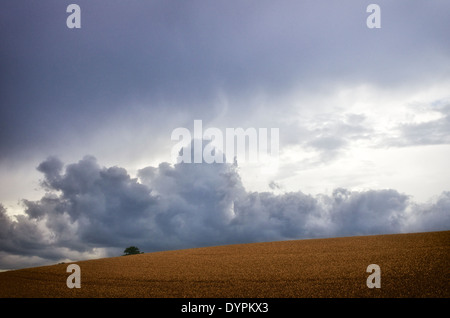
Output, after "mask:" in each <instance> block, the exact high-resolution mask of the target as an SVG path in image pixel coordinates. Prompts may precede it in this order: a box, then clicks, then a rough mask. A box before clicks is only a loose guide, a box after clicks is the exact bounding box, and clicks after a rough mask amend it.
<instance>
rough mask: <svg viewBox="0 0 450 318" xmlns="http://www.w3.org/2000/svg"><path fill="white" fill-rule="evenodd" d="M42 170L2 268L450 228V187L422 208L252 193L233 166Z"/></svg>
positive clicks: (357, 196) (389, 196)
mask: <svg viewBox="0 0 450 318" xmlns="http://www.w3.org/2000/svg"><path fill="white" fill-rule="evenodd" d="M37 169H38V170H39V171H40V172H41V173H43V175H44V177H43V179H42V180H41V185H42V187H43V188H45V189H46V191H47V193H46V194H45V195H44V196H43V197H42V198H41V199H40V200H37V201H29V200H23V206H24V214H23V215H17V216H15V218H12V217H10V216H8V215H7V213H6V209H5V208H4V207H3V206H0V229H1V231H0V235H1V236H0V249H1V253H0V255H1V259H0V260H1V261H0V267H1V268H13V267H14V268H17V267H24V266H31V265H39V264H48V263H52V262H53V263H54V262H58V261H61V260H68V259H75V260H76V259H80V258H81V259H86V258H93V257H100V256H116V255H120V254H121V252H122V251H123V249H124V248H125V247H127V246H129V245H136V246H139V248H140V249H141V250H143V251H145V252H151V251H160V250H168V249H179V248H189V247H199V246H211V245H222V244H234V243H249V242H261V241H274V240H289V239H302V238H317V237H334V236H351V235H368V234H385V233H399V232H408V231H434V230H448V229H449V228H450V217H449V213H448V210H449V209H450V193H449V192H446V193H443V194H442V195H441V196H440V197H439V198H437V199H436V200H435V202H429V203H427V204H416V203H414V202H411V200H410V198H409V197H408V196H407V195H405V194H402V193H399V192H397V191H395V190H368V191H359V192H357V191H349V190H346V189H342V188H339V189H336V190H334V191H333V193H332V194H331V195H318V196H311V195H307V194H304V193H302V192H301V191H297V192H288V193H281V194H274V193H271V192H248V191H246V189H245V188H244V186H243V185H242V182H241V179H240V176H239V167H238V166H237V165H236V163H234V164H229V163H224V164H206V163H200V164H186V163H179V164H175V165H171V164H169V163H161V164H159V165H158V166H157V167H152V166H149V167H145V168H143V169H141V170H139V172H138V177H137V178H132V177H131V176H130V175H129V174H128V173H127V171H126V169H124V168H121V167H102V166H101V165H100V164H99V163H98V162H97V160H96V159H95V158H94V157H92V156H86V157H84V158H82V159H81V160H79V161H78V162H76V163H72V164H68V165H64V164H63V163H62V162H61V161H60V160H59V159H58V158H55V157H49V158H48V159H47V160H45V161H43V162H42V163H41V164H40V165H39V166H38V167H37Z"/></svg>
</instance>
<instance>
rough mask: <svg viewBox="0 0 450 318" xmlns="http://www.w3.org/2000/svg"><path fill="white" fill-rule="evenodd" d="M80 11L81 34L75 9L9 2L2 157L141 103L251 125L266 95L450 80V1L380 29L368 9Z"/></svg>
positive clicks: (142, 7) (5, 7) (73, 134)
mask: <svg viewBox="0 0 450 318" xmlns="http://www.w3.org/2000/svg"><path fill="white" fill-rule="evenodd" d="M77 4H79V5H80V7H81V10H82V11H81V12H82V28H81V29H79V30H69V29H68V28H67V27H66V24H65V22H66V18H67V16H68V14H67V13H66V7H67V5H68V3H67V2H61V1H52V0H46V1H40V2H36V1H31V0H28V1H21V2H20V4H18V3H17V2H16V1H12V0H6V1H2V4H1V10H0V26H1V27H0V36H1V38H2V49H1V50H0V61H1V62H0V68H1V74H2V75H1V82H2V85H1V87H0V89H1V94H0V104H1V109H0V118H1V119H0V120H1V121H0V129H1V134H0V136H1V137H0V138H1V139H0V156H1V157H0V158H3V159H4V158H11V156H14V155H15V153H16V152H23V151H37V149H42V148H43V147H46V148H51V147H52V145H54V144H55V143H58V144H59V143H63V144H64V141H66V140H69V141H73V140H76V138H80V139H88V138H90V137H92V135H93V134H96V133H97V132H98V129H99V127H100V129H101V127H103V125H104V124H105V123H107V121H108V118H111V117H112V116H116V115H117V116H120V115H121V114H127V113H128V114H129V113H131V114H135V117H140V116H142V112H141V109H140V108H139V107H138V108H136V105H134V104H136V103H138V104H140V105H144V106H142V107H144V108H145V109H149V110H150V113H157V112H160V111H161V109H166V110H167V109H171V111H172V112H179V111H185V110H189V113H190V115H191V116H192V117H195V116H199V115H201V116H202V119H204V120H207V119H210V118H213V117H214V116H215V115H217V111H220V110H217V109H216V108H214V107H213V106H212V105H213V104H214V103H215V101H216V99H217V96H218V95H220V94H225V95H226V96H227V97H228V98H230V100H231V101H234V102H232V103H231V104H230V110H229V111H230V112H231V113H232V116H233V115H234V114H236V113H237V112H238V113H239V114H240V115H242V112H245V113H246V114H249V115H250V114H252V113H253V112H254V111H256V110H255V109H254V108H253V107H245V108H243V107H242V103H245V102H246V100H248V99H251V98H252V97H253V96H254V95H255V93H256V92H264V93H265V94H267V95H269V96H271V97H272V98H273V99H275V100H276V98H277V96H278V97H281V96H284V94H286V93H287V92H290V91H291V90H293V89H295V90H302V91H304V92H311V91H315V92H319V91H321V90H324V88H329V87H333V86H336V85H344V84H345V83H347V84H355V83H357V84H358V83H361V82H363V83H373V84H374V85H379V86H384V87H397V86H403V85H409V86H411V87H412V86H415V85H417V84H418V83H420V84H421V85H426V83H428V82H429V81H430V79H435V78H439V77H442V76H444V75H445V74H447V73H446V72H447V71H448V69H446V68H445V67H443V65H448V56H449V55H448V53H449V52H450V46H449V42H448V41H447V32H446V30H448V29H449V27H450V25H449V23H450V22H449V21H448V19H447V17H446V16H445V14H444V12H447V11H448V9H449V7H448V6H449V4H447V3H444V2H442V1H428V2H427V5H423V4H422V2H420V1H395V2H392V1H379V2H378V4H379V5H380V6H381V8H382V10H383V14H382V19H383V22H382V29H380V30H376V31H374V30H369V29H368V28H367V27H366V24H365V20H366V17H367V13H366V11H365V9H366V6H367V4H366V3H360V2H355V1H340V2H339V3H335V2H334V1H326V2H322V1H321V2H311V1H282V2H277V3H274V2H273V1H247V2H245V3H242V2H241V1H214V2H208V1H189V2H186V3H183V4H180V3H178V2H173V1H151V2H148V1H133V2H132V3H128V2H127V3H124V2H121V1H113V2H111V1H95V2H92V1H85V0H80V1H77ZM444 77H445V76H444ZM236 101H239V102H236ZM304 107H310V105H305V106H304ZM146 117H147V121H146V123H145V124H147V125H149V124H150V125H161V124H160V123H159V122H158V120H155V118H154V117H153V116H151V115H148V114H147V116H146ZM142 124H144V123H142ZM161 126H163V125H161ZM129 127H133V124H132V122H131V123H130V125H129ZM52 152H53V151H52Z"/></svg>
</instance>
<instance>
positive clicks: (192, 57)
mask: <svg viewBox="0 0 450 318" xmlns="http://www.w3.org/2000/svg"><path fill="white" fill-rule="evenodd" d="M372 2H373V1H372ZM372 2H371V1H359V0H344V1H331V0H326V1H312V0H311V1H310V0H295V1H272V0H270V1H268V0H258V1H256V0H249V1H237V0H232V1H230V0H227V1H225V0H224V1H222V0H217V1H205V0H196V1H191V0H189V1H172V0H164V1H163V0H161V1H158V0H150V1H144V0H134V1H127V2H124V1H103V0H96V1H81V0H77V1H59V0H58V1H56V0H54V1H51V0H44V1H31V0H20V1H13V0H3V1H2V2H1V4H0V39H1V42H0V180H1V182H0V269H10V268H20V267H27V266H37V265H43V264H53V263H55V262H59V261H65V260H78V259H86V258H93V257H104V256H115V255H120V254H121V253H122V252H123V249H124V248H125V247H127V246H130V245H136V246H138V247H139V248H140V249H141V250H143V251H146V252H150V251H156V250H167V249H176V248H187V247H195V246H206V245H218V244H231V243H242V242H257V241H268V240H284V239H298V238H313V237H331V236H343V235H364V234H383V233H401V232H413V231H431V230H449V229H450V212H449V211H450V192H449V191H450V167H449V164H448V159H447V158H449V157H450V89H449V87H450V40H449V37H448V30H450V19H449V12H450V2H448V1H439V0H428V1H424V0H408V1H407V0H398V1H381V0H379V1H376V3H377V4H378V5H379V6H380V8H381V28H377V29H371V28H368V27H367V24H366V20H367V18H368V16H369V15H370V13H367V12H366V9H367V6H368V5H369V4H370V3H372ZM71 3H76V4H78V5H79V6H80V8H81V28H79V29H69V28H68V27H67V25H66V20H67V17H68V16H69V15H70V13H67V12H66V9H67V6H68V5H69V4H71ZM194 120H202V123H203V128H204V129H206V128H208V127H215V128H218V129H220V130H222V131H224V132H225V129H226V128H238V127H242V128H244V129H247V128H250V127H251V128H255V129H257V130H258V129H260V128H268V129H270V128H279V156H278V158H277V160H274V158H266V159H267V160H260V161H258V162H256V163H249V162H246V160H244V159H242V158H237V165H235V164H233V163H227V164H206V163H202V164H176V162H174V161H173V158H172V157H171V151H172V147H173V146H174V144H176V142H174V141H173V140H171V133H172V131H173V130H174V129H175V128H177V127H185V128H187V129H188V130H190V131H193V128H194Z"/></svg>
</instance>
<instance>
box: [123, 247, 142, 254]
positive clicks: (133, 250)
mask: <svg viewBox="0 0 450 318" xmlns="http://www.w3.org/2000/svg"><path fill="white" fill-rule="evenodd" d="M123 253H124V254H123V256H126V255H134V254H142V252H141V251H139V248H137V247H136V246H129V247H127V248H126V249H125V250H124V251H123Z"/></svg>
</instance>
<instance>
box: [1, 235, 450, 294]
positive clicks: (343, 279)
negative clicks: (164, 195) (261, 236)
mask: <svg viewBox="0 0 450 318" xmlns="http://www.w3.org/2000/svg"><path fill="white" fill-rule="evenodd" d="M449 251H450V231H444V232H427V233H413V234H391V235H374V236H354V237H342V238H327V239H310V240H292V241H281V242H267V243H250V244H238V245H226V246H216V247H203V248H193V249H185V250H176V251H165V252H155V253H144V254H139V255H130V256H118V257H112V258H103V259H96V260H85V261H79V262H75V263H76V264H78V265H79V266H80V269H81V273H80V274H81V275H80V277H81V288H68V287H67V285H66V280H67V278H68V276H69V275H70V273H67V272H66V269H67V266H68V265H69V264H57V265H51V266H42V267H35V268H27V269H20V270H14V271H7V272H2V273H0V297H2V298H5V297H20V298H23V297H25V298H36V297H40V298H41V297H44V298H47V297H48V298H72V297H83V298H115V297H121V298H123V297H125V298H128V297H133V298H136V297H138V298H184V297H188V298H216V297H217V298H218V297H220V298H309V297H314V298H323V297H327V298H328V297H336V298H343V297H345V298H361V297H363V298H366V297H369V298H383V297H390V298H392V297H394V298H403V297H408V298H410V297H427V298H430V297H431V298H448V297H449V296H450V292H449V281H450V270H449V265H450V263H449V260H450V257H449V255H450V254H449ZM369 264H377V265H379V266H380V270H381V274H380V278H381V280H380V281H381V287H380V288H368V287H367V284H366V281H367V278H368V276H369V275H370V273H367V272H366V268H367V266H368V265H369Z"/></svg>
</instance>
